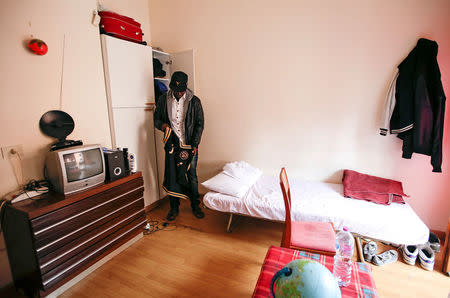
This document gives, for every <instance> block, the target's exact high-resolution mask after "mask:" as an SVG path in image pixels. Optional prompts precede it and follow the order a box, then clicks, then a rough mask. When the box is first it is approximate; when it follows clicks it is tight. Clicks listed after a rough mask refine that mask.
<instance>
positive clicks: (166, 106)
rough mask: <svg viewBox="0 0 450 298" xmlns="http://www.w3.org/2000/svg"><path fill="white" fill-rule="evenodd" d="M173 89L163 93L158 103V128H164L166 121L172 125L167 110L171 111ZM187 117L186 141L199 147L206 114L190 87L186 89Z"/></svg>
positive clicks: (185, 121)
mask: <svg viewBox="0 0 450 298" xmlns="http://www.w3.org/2000/svg"><path fill="white" fill-rule="evenodd" d="M171 97H172V90H169V91H168V92H166V93H165V94H163V95H161V96H160V98H159V99H158V102H157V104H156V110H155V115H154V119H153V121H154V125H155V127H156V128H157V129H159V130H162V125H163V124H164V123H166V124H168V125H169V126H170V118H169V114H168V113H167V111H168V110H169V111H171V109H172V106H171V101H170V98H171ZM184 108H185V111H184V112H185V113H186V118H185V120H184V125H185V131H184V133H185V136H184V137H185V142H186V145H191V146H192V147H198V145H199V144H200V140H201V138H202V133H203V126H204V116H203V108H202V104H201V102H200V99H199V98H198V97H197V96H195V95H194V94H193V93H192V91H191V90H190V89H187V90H186V103H185V105H184Z"/></svg>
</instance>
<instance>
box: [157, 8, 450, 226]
mask: <svg viewBox="0 0 450 298" xmlns="http://www.w3.org/2000/svg"><path fill="white" fill-rule="evenodd" d="M449 11H450V1H448V0H433V1H423V0H399V1H388V0H382V1H380V0H369V1H356V0H343V1H306V0H296V1H293V0H283V1H273V0H259V1H238V0H229V1H208V0H192V1H183V0H150V24H151V30H152V45H155V46H160V47H162V48H163V49H164V50H166V51H168V52H175V51H178V50H184V49H189V48H193V49H195V53H196V54H195V68H196V88H197V93H198V95H199V97H200V98H201V99H202V102H203V105H204V109H205V115H206V126H205V131H204V136H203V140H202V144H201V146H200V150H201V157H200V160H199V170H198V171H199V178H200V181H203V180H206V179H207V178H209V177H211V175H213V174H215V173H217V172H218V171H219V170H220V168H221V167H222V166H223V165H224V163H225V162H228V161H234V160H246V161H248V162H250V163H251V164H253V165H254V166H257V167H259V168H261V169H262V170H263V171H264V172H265V173H266V174H273V175H276V174H278V173H279V170H280V168H281V167H282V166H286V167H287V168H288V171H289V175H290V176H294V177H298V178H305V179H309V180H321V181H332V182H339V181H340V179H341V176H342V170H343V169H347V168H348V169H353V170H357V171H360V172H363V173H367V174H371V175H376V176H381V177H386V178H390V179H395V180H400V181H402V182H403V183H404V188H405V191H406V192H407V193H408V194H409V195H410V196H411V198H410V199H409V200H408V201H409V202H410V203H411V206H412V207H413V209H414V210H415V211H416V213H417V214H418V215H419V217H420V218H421V219H422V220H423V221H424V222H425V223H426V224H427V225H428V226H429V227H430V228H432V229H437V230H444V229H445V228H446V226H447V220H448V217H449V215H450V205H449V203H450V198H449V197H450V174H449V173H450V167H449V163H448V159H449V157H450V155H449V144H448V142H449V138H448V136H449V134H450V127H449V121H450V116H449V110H448V109H447V112H446V127H445V138H444V163H443V171H444V172H443V173H442V174H437V173H432V172H431V171H432V168H431V165H430V157H427V156H421V155H417V154H415V155H414V156H413V158H412V159H411V160H405V159H402V158H401V155H402V152H401V145H402V144H401V142H400V140H398V139H397V138H396V137H395V136H388V137H381V136H380V135H379V134H378V128H379V118H380V114H381V109H382V107H383V104H384V101H385V97H386V93H387V90H388V87H389V84H390V80H391V79H392V76H393V74H394V70H395V68H396V66H397V65H398V64H399V63H400V62H401V61H402V60H403V59H404V57H406V55H408V53H409V52H410V51H411V49H412V48H413V47H414V46H415V44H416V42H417V40H418V38H419V37H426V38H430V39H434V40H436V41H437V42H438V43H439V46H440V47H439V55H438V59H439V63H440V66H441V70H442V80H443V82H444V86H445V89H446V93H447V95H448V94H449V92H450V90H448V86H449V84H448V80H449V77H450V61H449V57H450V44H449V36H450V18H449V13H448V12H449ZM187 16H188V17H187ZM202 191H206V190H205V189H203V190H202ZM380 220H382V219H380Z"/></svg>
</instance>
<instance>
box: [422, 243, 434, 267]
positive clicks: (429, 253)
mask: <svg viewBox="0 0 450 298" xmlns="http://www.w3.org/2000/svg"><path fill="white" fill-rule="evenodd" d="M419 260H420V266H422V268H423V269H425V270H428V271H433V268H434V251H433V250H432V249H431V247H429V246H428V245H423V246H422V247H420V249H419Z"/></svg>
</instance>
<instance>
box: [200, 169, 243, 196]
mask: <svg viewBox="0 0 450 298" xmlns="http://www.w3.org/2000/svg"><path fill="white" fill-rule="evenodd" d="M202 185H203V186H204V187H206V188H208V189H209V190H212V191H215V192H220V193H222V194H225V195H229V196H233V197H237V198H240V199H242V198H243V197H244V196H245V194H246V193H247V191H248V190H249V188H250V186H251V185H246V184H245V183H242V182H241V181H240V180H238V179H235V178H233V177H230V176H229V175H227V174H225V173H224V172H220V173H219V174H217V175H216V176H214V177H212V178H211V179H209V180H206V181H205V182H203V183H202Z"/></svg>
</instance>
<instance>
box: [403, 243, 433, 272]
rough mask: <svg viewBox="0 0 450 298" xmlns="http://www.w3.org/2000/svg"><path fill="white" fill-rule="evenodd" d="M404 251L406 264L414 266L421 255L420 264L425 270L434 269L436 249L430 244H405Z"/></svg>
mask: <svg viewBox="0 0 450 298" xmlns="http://www.w3.org/2000/svg"><path fill="white" fill-rule="evenodd" d="M402 251H403V260H404V261H405V263H406V264H409V265H412V266H414V264H416V259H417V257H419V262H420V266H422V268H424V269H425V270H428V271H433V268H434V251H433V249H431V247H430V246H429V245H427V244H425V245H404V246H403V248H402Z"/></svg>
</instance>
